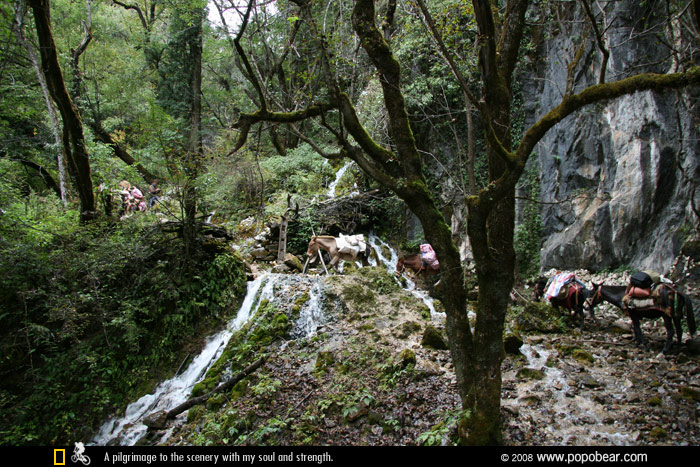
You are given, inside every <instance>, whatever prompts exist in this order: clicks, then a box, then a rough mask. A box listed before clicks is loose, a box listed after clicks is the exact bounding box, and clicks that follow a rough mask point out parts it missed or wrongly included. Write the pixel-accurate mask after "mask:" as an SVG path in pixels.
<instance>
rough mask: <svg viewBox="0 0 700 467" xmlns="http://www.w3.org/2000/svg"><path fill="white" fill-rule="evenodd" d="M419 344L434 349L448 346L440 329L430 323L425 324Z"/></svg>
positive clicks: (442, 348) (444, 348) (443, 348)
mask: <svg viewBox="0 0 700 467" xmlns="http://www.w3.org/2000/svg"><path fill="white" fill-rule="evenodd" d="M421 345H422V346H423V347H427V348H430V349H435V350H447V349H448V348H449V347H448V345H447V342H446V341H445V338H444V337H443V336H442V334H441V333H440V331H438V330H437V329H436V328H435V327H434V326H430V325H428V326H426V328H425V331H423V339H422V340H421Z"/></svg>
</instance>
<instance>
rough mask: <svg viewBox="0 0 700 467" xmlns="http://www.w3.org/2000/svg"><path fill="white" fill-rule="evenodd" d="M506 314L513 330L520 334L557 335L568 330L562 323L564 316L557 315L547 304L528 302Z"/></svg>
mask: <svg viewBox="0 0 700 467" xmlns="http://www.w3.org/2000/svg"><path fill="white" fill-rule="evenodd" d="M508 312H509V314H510V316H511V319H512V321H513V323H514V327H515V329H516V330H517V331H520V332H521V333H525V334H527V333H532V332H547V333H549V332H555V333H559V332H566V331H567V329H568V328H567V326H566V324H565V322H564V315H562V314H561V313H558V312H557V311H556V310H555V309H554V308H553V307H552V306H551V305H550V304H548V303H544V302H529V303H527V304H526V305H525V306H523V307H512V308H510V309H509V310H508Z"/></svg>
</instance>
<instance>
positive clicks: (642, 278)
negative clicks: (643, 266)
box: [630, 271, 654, 289]
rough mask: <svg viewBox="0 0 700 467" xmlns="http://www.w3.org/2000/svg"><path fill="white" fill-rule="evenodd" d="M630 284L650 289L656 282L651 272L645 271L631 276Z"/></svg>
mask: <svg viewBox="0 0 700 467" xmlns="http://www.w3.org/2000/svg"><path fill="white" fill-rule="evenodd" d="M630 284H631V285H632V286H633V287H639V288H642V289H650V288H651V286H652V285H653V284H654V280H653V279H652V278H651V276H650V275H649V274H647V273H646V272H644V271H639V272H635V273H634V274H632V275H631V276H630Z"/></svg>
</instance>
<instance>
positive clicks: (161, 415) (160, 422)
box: [143, 410, 168, 430]
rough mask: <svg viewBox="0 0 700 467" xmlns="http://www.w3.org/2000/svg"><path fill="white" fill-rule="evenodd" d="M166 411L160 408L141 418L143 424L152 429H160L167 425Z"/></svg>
mask: <svg viewBox="0 0 700 467" xmlns="http://www.w3.org/2000/svg"><path fill="white" fill-rule="evenodd" d="M167 421H168V413H167V412H165V411H163V410H161V411H160V412H156V413H153V414H151V415H149V416H148V417H146V418H145V419H144V420H143V424H144V425H146V426H147V427H148V428H150V429H152V430H162V429H164V428H165V427H166V426H167Z"/></svg>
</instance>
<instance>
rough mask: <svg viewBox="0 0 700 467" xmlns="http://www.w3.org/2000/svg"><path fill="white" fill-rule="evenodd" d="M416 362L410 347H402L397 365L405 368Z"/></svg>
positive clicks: (414, 354)
mask: <svg viewBox="0 0 700 467" xmlns="http://www.w3.org/2000/svg"><path fill="white" fill-rule="evenodd" d="M415 364H416V353H415V352H414V351H413V350H411V349H404V350H402V351H401V353H400V354H399V365H400V366H401V367H402V368H406V367H408V366H409V365H415Z"/></svg>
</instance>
